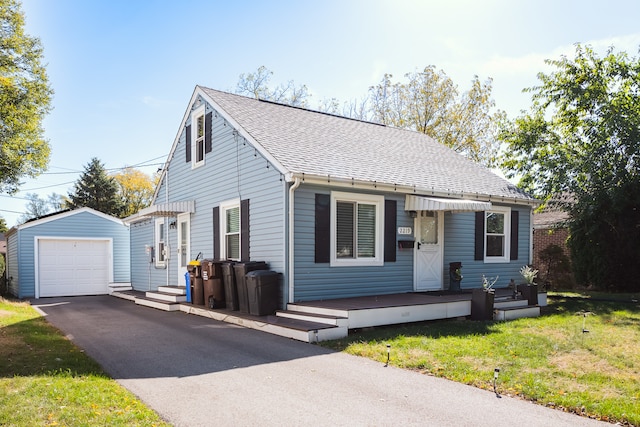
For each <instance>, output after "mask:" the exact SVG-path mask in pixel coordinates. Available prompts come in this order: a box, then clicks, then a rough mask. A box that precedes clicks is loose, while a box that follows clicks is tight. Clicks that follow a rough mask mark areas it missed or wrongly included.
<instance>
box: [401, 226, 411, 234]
mask: <svg viewBox="0 0 640 427" xmlns="http://www.w3.org/2000/svg"><path fill="white" fill-rule="evenodd" d="M412 233H413V231H412V230H411V227H398V234H401V235H409V234H412Z"/></svg>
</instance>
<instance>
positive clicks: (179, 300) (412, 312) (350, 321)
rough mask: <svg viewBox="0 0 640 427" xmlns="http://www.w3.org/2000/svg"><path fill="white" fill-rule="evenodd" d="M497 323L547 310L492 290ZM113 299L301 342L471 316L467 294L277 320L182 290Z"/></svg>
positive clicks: (308, 311)
mask: <svg viewBox="0 0 640 427" xmlns="http://www.w3.org/2000/svg"><path fill="white" fill-rule="evenodd" d="M495 292H496V293H495V302H494V319H495V320H512V319H515V318H518V317H536V316H539V314H540V306H545V305H546V294H545V293H541V294H539V296H538V304H537V305H535V306H532V305H529V302H528V300H527V299H525V298H523V297H522V295H520V294H517V295H515V297H514V293H513V290H511V289H496V290H495ZM111 295H113V296H115V297H119V298H124V299H128V300H131V301H133V302H135V303H136V304H139V305H144V306H147V307H152V308H156V309H160V310H166V311H182V312H185V313H188V314H195V315H198V316H203V317H208V318H211V319H214V320H218V321H223V322H227V323H232V324H235V325H239V326H243V327H247V328H251V329H257V330H261V331H264V332H268V333H272V334H275V335H280V336H284V337H288V338H292V339H296V340H299V341H304V342H311V343H313V342H319V341H327V340H332V339H339V338H344V337H346V336H347V335H348V333H349V330H351V329H359V328H367V327H374V326H382V325H393V324H401V323H411V322H421V321H426V320H439V319H450V318H459V317H467V316H470V315H471V292H470V291H467V292H465V291H462V292H459V293H446V292H424V293H402V294H390V295H377V296H367V297H354V298H340V299H330V300H323V301H307V302H298V303H293V304H288V305H287V309H286V310H279V311H277V312H276V313H275V315H269V316H254V315H251V314H247V313H242V312H239V311H232V310H227V309H210V308H207V307H205V306H198V305H193V304H190V303H187V302H185V297H184V295H185V288H184V287H172V286H168V287H160V288H159V289H158V291H153V292H146V293H143V292H138V291H132V290H127V289H117V290H114V291H113V292H112V293H111Z"/></svg>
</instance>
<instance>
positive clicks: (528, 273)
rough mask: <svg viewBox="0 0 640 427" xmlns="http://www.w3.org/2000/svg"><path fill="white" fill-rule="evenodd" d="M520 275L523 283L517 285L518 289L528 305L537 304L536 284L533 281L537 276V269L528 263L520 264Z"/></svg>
mask: <svg viewBox="0 0 640 427" xmlns="http://www.w3.org/2000/svg"><path fill="white" fill-rule="evenodd" d="M520 275H521V276H522V278H523V279H524V281H525V283H524V284H521V285H519V286H518V290H519V291H520V293H521V294H522V296H523V297H524V298H526V299H527V301H528V302H529V305H538V285H537V284H536V283H535V282H534V280H535V278H536V277H537V276H538V270H535V269H533V268H532V267H530V266H528V265H524V266H522V268H521V269H520Z"/></svg>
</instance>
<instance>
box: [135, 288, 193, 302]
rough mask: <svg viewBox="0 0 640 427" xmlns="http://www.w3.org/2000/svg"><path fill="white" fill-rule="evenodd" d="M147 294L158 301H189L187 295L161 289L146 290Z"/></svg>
mask: <svg viewBox="0 0 640 427" xmlns="http://www.w3.org/2000/svg"><path fill="white" fill-rule="evenodd" d="M145 296H146V297H147V298H151V299H153V300H158V301H167V302H186V301H187V296H186V295H179V294H174V293H165V292H163V291H161V290H160V289H158V291H157V292H154V291H149V292H146V293H145Z"/></svg>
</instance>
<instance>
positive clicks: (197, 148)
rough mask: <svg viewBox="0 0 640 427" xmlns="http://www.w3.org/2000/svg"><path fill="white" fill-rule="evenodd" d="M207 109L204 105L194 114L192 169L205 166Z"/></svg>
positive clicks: (192, 126)
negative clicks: (205, 115) (205, 114)
mask: <svg viewBox="0 0 640 427" xmlns="http://www.w3.org/2000/svg"><path fill="white" fill-rule="evenodd" d="M204 113H205V108H204V105H203V106H201V107H200V108H198V109H197V110H195V111H194V112H193V115H192V125H191V132H193V134H192V140H193V141H194V143H193V147H192V150H193V151H192V153H191V159H192V164H191V166H192V167H194V168H195V167H198V166H201V165H203V164H204V153H205V119H204Z"/></svg>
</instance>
